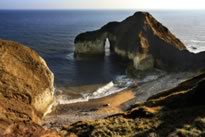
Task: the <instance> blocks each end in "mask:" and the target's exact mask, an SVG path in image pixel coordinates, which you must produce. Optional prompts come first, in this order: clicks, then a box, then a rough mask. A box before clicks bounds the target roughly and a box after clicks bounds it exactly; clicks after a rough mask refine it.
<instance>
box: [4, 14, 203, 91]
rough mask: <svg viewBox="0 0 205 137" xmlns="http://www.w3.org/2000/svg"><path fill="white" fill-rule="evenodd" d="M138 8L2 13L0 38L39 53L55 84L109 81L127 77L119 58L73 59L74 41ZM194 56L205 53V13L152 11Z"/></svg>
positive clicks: (85, 83) (61, 85)
mask: <svg viewBox="0 0 205 137" xmlns="http://www.w3.org/2000/svg"><path fill="white" fill-rule="evenodd" d="M136 11H137V10H0V38H1V39H8V40H13V41H17V42H20V43H23V44H25V45H27V46H29V47H31V48H32V49H34V50H35V51H37V52H38V53H39V54H40V55H41V56H42V57H43V58H44V59H45V60H46V62H47V64H48V66H49V68H50V69H51V70H52V71H53V73H54V75H55V86H56V87H64V86H78V85H88V84H98V83H108V87H109V86H112V85H113V83H109V82H111V81H113V80H115V79H117V78H119V77H121V78H124V77H123V76H124V75H125V67H126V66H124V64H123V63H122V62H119V61H118V60H116V59H115V58H111V57H110V56H105V57H104V58H103V59H96V58H93V59H82V60H77V59H75V58H74V57H73V51H74V39H75V37H76V36H77V35H78V34H79V33H81V32H85V31H92V30H96V29H99V28H100V27H102V26H103V25H105V24H106V23H108V22H110V21H122V20H124V19H125V18H127V17H128V16H131V15H133V14H134V13H135V12H136ZM149 12H150V13H151V14H152V15H153V16H154V17H155V18H156V19H157V20H158V21H159V22H161V23H162V24H163V25H165V26H166V27H168V28H169V30H170V31H171V32H172V33H174V34H175V35H176V36H177V37H178V38H179V39H181V40H182V42H184V43H185V45H186V46H187V48H188V49H189V50H190V51H191V52H194V53H198V52H201V51H204V50H205V11H203V10H195V11H189V10H185V11H182V10H181V11H173V10H172V11H168V10H164V11H149Z"/></svg>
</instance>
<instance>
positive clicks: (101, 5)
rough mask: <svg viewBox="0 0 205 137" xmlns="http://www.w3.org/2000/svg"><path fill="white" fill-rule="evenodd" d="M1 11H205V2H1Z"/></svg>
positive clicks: (85, 0) (96, 0) (146, 0)
mask: <svg viewBox="0 0 205 137" xmlns="http://www.w3.org/2000/svg"><path fill="white" fill-rule="evenodd" d="M0 9H148V10H149V9H159V10H163V9H165V10H166V9H182V10H183V9H197V10H198V9H205V0H0Z"/></svg>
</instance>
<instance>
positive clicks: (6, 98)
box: [0, 40, 54, 128]
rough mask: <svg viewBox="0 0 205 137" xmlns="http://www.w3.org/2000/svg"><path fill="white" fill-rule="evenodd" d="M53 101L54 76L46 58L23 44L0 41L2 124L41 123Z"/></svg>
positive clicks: (0, 110)
mask: <svg viewBox="0 0 205 137" xmlns="http://www.w3.org/2000/svg"><path fill="white" fill-rule="evenodd" d="M53 101H54V75H53V73H52V72H51V71H50V69H49V68H48V66H47V64H46V62H45V61H44V59H43V58H41V57H40V56H39V55H38V54H37V53H36V52H35V51H33V50H32V49H30V48H28V47H25V46H24V45H22V44H19V43H16V42H12V41H5V40H0V121H4V122H5V123H7V124H10V123H12V122H15V121H33V122H36V123H38V122H39V120H40V119H41V117H42V116H43V115H44V114H45V113H46V112H47V110H48V108H50V105H52V103H53ZM4 125H6V124H4ZM0 128H1V124H0Z"/></svg>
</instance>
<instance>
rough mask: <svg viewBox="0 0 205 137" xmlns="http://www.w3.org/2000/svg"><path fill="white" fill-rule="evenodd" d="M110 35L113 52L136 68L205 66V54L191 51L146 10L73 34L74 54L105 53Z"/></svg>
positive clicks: (181, 68)
mask: <svg viewBox="0 0 205 137" xmlns="http://www.w3.org/2000/svg"><path fill="white" fill-rule="evenodd" d="M107 38H108V39H109V42H110V50H111V52H112V53H113V54H116V55H118V56H121V57H123V58H127V59H129V60H131V61H132V62H133V66H134V68H135V69H136V70H148V69H152V68H155V67H156V68H160V69H165V70H189V69H195V68H201V67H204V66H205V58H204V57H205V54H204V53H199V54H194V53H190V52H189V51H188V50H187V49H186V47H185V45H184V44H183V43H182V42H181V41H180V40H179V39H178V38H176V37H175V36H174V35H173V34H172V33H171V32H170V31H169V30H168V29H167V28H166V27H165V26H163V25H162V24H161V23H160V22H158V21H157V20H156V19H155V18H154V17H153V16H152V15H150V14H149V13H147V12H136V13H135V14H134V15H133V16H130V17H128V18H127V19H125V20H123V21H122V22H110V23H108V24H107V25H105V26H103V27H102V28H101V29H99V30H96V31H90V32H85V33H81V34H79V35H78V36H77V37H76V38H75V56H86V55H87V56H90V55H98V56H102V55H104V54H105V41H106V39H107Z"/></svg>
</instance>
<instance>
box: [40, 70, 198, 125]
mask: <svg viewBox="0 0 205 137" xmlns="http://www.w3.org/2000/svg"><path fill="white" fill-rule="evenodd" d="M194 75H196V74H195V73H191V72H183V73H180V72H179V73H170V74H167V75H164V76H162V77H159V78H158V79H156V80H152V81H149V82H145V83H143V84H139V85H138V86H137V87H134V88H127V89H125V90H122V91H120V92H117V93H114V94H111V95H108V96H105V97H102V98H98V99H90V100H88V101H85V102H75V103H70V104H57V105H56V106H55V108H54V109H53V111H52V112H51V113H50V114H48V115H46V116H45V117H44V119H43V123H42V125H43V126H44V127H45V128H53V129H60V128H62V127H63V126H64V125H66V126H68V125H71V124H73V123H75V122H78V121H87V120H95V119H101V118H105V117H108V116H111V115H114V114H119V113H123V112H125V111H126V110H127V109H129V107H130V106H132V105H133V104H136V103H140V102H143V101H146V100H147V99H148V98H149V97H150V96H153V95H156V94H158V93H160V92H163V91H165V90H169V89H172V88H174V87H176V86H177V85H178V84H180V83H181V82H183V81H185V80H187V79H189V78H191V77H193V76H194ZM85 87H86V88H85ZM99 87H102V84H97V85H84V86H79V87H78V86H77V87H68V88H65V91H61V92H59V94H58V95H60V93H61V94H66V95H69V94H74V95H76V92H78V91H81V92H82V93H84V92H90V91H95V90H96V89H98V88H99ZM82 89H85V90H82ZM70 90H71V91H72V92H71V93H69V91H70ZM65 92H66V93H65ZM71 99H72V98H71Z"/></svg>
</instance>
